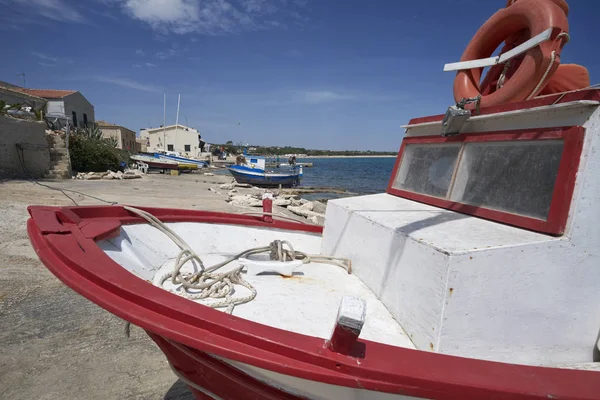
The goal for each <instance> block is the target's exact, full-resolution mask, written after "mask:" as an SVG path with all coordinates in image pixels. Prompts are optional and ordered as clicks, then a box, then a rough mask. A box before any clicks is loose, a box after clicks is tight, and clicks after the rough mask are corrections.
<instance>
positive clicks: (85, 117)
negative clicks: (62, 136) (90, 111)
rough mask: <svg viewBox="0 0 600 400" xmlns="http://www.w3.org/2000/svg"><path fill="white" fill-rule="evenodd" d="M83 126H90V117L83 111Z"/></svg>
mask: <svg viewBox="0 0 600 400" xmlns="http://www.w3.org/2000/svg"><path fill="white" fill-rule="evenodd" d="M83 126H88V119H87V114H86V113H83Z"/></svg>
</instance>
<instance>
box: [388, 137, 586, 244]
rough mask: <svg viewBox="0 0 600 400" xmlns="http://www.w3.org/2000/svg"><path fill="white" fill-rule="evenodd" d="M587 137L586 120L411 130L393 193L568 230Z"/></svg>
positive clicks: (558, 230) (533, 226)
mask: <svg viewBox="0 0 600 400" xmlns="http://www.w3.org/2000/svg"><path fill="white" fill-rule="evenodd" d="M582 141H583V128H580V127H574V128H562V129H543V130H528V131H520V132H498V133H486V134H465V135H459V136H455V137H449V138H443V137H441V136H435V137H434V136H426V137H424V136H421V137H419V136H413V137H407V138H405V139H404V140H403V144H402V147H401V149H400V153H399V155H398V158H399V162H397V167H396V169H395V171H394V172H393V174H392V178H391V179H390V185H389V187H388V193H391V194H395V195H398V196H401V197H406V198H409V199H412V200H417V201H420V202H423V203H428V204H431V205H434V206H438V207H443V208H448V209H452V210H455V211H459V212H462V213H466V214H473V215H476V216H480V217H483V218H487V219H492V220H496V221H498V222H505V223H509V224H512V225H517V226H521V227H524V228H528V229H533V230H537V231H541V232H546V233H551V234H561V233H562V232H563V231H564V226H565V224H566V219H567V214H568V211H569V210H568V209H569V206H570V200H571V196H572V191H573V185H574V181H575V175H576V170H577V167H578V161H579V155H580V153H581V146H582ZM557 183H560V185H558V184H557Z"/></svg>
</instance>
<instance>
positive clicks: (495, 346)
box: [439, 110, 600, 364]
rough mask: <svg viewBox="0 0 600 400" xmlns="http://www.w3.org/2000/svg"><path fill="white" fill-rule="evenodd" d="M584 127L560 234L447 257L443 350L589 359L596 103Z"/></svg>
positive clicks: (599, 276) (598, 169) (515, 358)
mask: <svg viewBox="0 0 600 400" xmlns="http://www.w3.org/2000/svg"><path fill="white" fill-rule="evenodd" d="M584 127H585V128H586V134H585V139H584V146H583V152H582V157H581V160H580V167H579V172H578V174H577V180H576V185H575V190H574V193H573V200H572V204H571V209H570V213H569V221H568V226H567V230H566V233H565V235H564V236H563V237H562V239H560V240H553V241H548V242H546V243H537V244H536V243H532V244H528V245H523V246H518V247H506V248H498V249H490V250H485V251H477V252H473V253H470V254H464V255H452V256H451V257H450V268H449V270H450V272H449V278H448V287H449V289H450V288H452V289H453V290H452V292H449V293H448V295H447V297H446V307H445V312H444V323H443V327H442V332H441V337H440V347H439V351H440V352H442V353H448V354H454V355H461V356H467V357H476V358H483V359H489V360H496V361H506V362H521V363H527V364H560V363H575V362H591V361H592V347H593V344H594V343H595V341H596V340H597V337H598V332H599V331H600V290H598V287H599V286H598V285H599V283H600V264H599V263H598V260H599V259H600V213H599V212H598V202H599V200H600V153H599V152H598V146H599V145H600V110H599V111H596V112H595V113H594V114H593V115H592V116H591V118H589V120H588V121H587V122H586V123H585V125H584ZM465 310H468V313H467V312H465Z"/></svg>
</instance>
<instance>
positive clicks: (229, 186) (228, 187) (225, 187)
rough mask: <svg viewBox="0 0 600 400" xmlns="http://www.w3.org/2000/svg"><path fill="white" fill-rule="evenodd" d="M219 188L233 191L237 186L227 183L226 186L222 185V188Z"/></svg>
mask: <svg viewBox="0 0 600 400" xmlns="http://www.w3.org/2000/svg"><path fill="white" fill-rule="evenodd" d="M219 187H220V188H221V189H223V190H232V189H233V188H234V187H235V185H233V184H231V183H229V184H227V183H226V184H224V185H221V186H219Z"/></svg>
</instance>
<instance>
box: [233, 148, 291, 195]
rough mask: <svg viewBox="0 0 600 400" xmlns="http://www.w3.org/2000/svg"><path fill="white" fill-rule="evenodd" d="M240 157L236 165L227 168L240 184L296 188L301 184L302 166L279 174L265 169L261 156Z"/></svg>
mask: <svg viewBox="0 0 600 400" xmlns="http://www.w3.org/2000/svg"><path fill="white" fill-rule="evenodd" d="M248 157H249V158H246V156H244V155H239V156H238V157H237V159H236V163H235V165H231V166H229V167H227V169H228V170H229V172H230V173H231V175H233V177H234V178H235V180H236V182H238V183H249V184H251V185H255V186H261V187H275V186H279V185H281V186H282V187H294V186H298V185H299V184H300V179H301V178H302V175H303V167H302V165H290V166H289V168H287V169H283V168H282V169H281V170H280V171H278V172H275V171H267V170H266V169H265V158H264V157H261V156H248Z"/></svg>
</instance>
